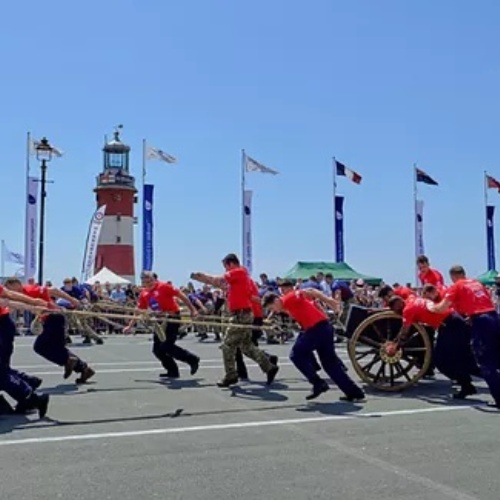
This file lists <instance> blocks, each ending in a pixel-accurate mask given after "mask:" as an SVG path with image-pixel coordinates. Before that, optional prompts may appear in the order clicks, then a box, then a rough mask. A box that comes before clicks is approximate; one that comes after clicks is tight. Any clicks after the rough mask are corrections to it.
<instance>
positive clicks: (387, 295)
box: [378, 283, 416, 306]
mask: <svg viewBox="0 0 500 500" xmlns="http://www.w3.org/2000/svg"><path fill="white" fill-rule="evenodd" d="M413 295H416V293H415V292H414V291H413V290H412V289H411V288H408V287H407V286H401V285H400V284H399V283H394V286H390V285H384V286H383V287H382V288H381V289H380V290H379V292H378V296H379V298H380V299H382V300H383V301H384V303H385V305H386V306H387V305H388V304H389V300H390V299H391V297H393V296H397V297H400V298H402V299H403V300H406V299H408V298H410V297H411V296H413Z"/></svg>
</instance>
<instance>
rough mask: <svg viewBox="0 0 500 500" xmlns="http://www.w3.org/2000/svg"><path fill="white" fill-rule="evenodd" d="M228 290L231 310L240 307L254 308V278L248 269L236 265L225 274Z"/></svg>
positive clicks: (236, 309)
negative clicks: (252, 278) (252, 284)
mask: <svg viewBox="0 0 500 500" xmlns="http://www.w3.org/2000/svg"><path fill="white" fill-rule="evenodd" d="M224 279H225V280H226V283H227V284H228V285H229V286H228V290H227V305H228V308H229V310H230V311H231V312H234V311H238V310H240V309H252V299H251V297H252V295H253V293H252V290H251V288H252V286H251V283H252V280H251V278H250V276H249V274H248V271H247V270H246V269H245V268H244V267H242V266H240V267H235V268H233V269H231V270H230V271H228V272H227V273H226V274H225V275H224Z"/></svg>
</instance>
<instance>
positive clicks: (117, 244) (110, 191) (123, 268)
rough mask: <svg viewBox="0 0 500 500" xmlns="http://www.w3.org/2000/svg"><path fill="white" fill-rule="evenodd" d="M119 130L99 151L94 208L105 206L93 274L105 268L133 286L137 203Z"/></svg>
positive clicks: (128, 152)
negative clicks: (100, 160)
mask: <svg viewBox="0 0 500 500" xmlns="http://www.w3.org/2000/svg"><path fill="white" fill-rule="evenodd" d="M119 128H121V127H119ZM119 128H117V129H116V131H115V133H114V138H113V140H112V141H111V142H108V143H107V144H105V146H104V148H103V152H104V162H103V170H102V173H100V174H99V175H98V176H97V186H96V187H95V189H94V192H95V193H96V202H97V207H98V208H99V207H101V206H102V205H106V212H105V214H104V219H103V223H102V227H101V233H100V235H99V242H98V244H97V253H96V263H95V271H96V272H98V271H100V270H101V269H102V268H103V267H107V268H108V269H110V270H111V271H113V272H114V273H116V274H118V275H119V276H121V277H122V278H125V279H127V280H129V281H131V282H132V283H135V256H134V225H135V223H136V219H135V217H134V205H135V203H137V196H136V193H137V189H136V188H135V178H134V177H133V176H132V175H130V172H129V155H130V146H127V145H126V144H123V142H121V140H120V131H119Z"/></svg>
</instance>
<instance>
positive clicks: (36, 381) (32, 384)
mask: <svg viewBox="0 0 500 500" xmlns="http://www.w3.org/2000/svg"><path fill="white" fill-rule="evenodd" d="M42 382H43V380H42V379H41V378H38V377H32V379H31V381H30V382H29V383H28V385H29V386H30V387H31V388H32V389H33V390H34V391H36V390H37V389H38V388H39V387H40V386H41V385H42Z"/></svg>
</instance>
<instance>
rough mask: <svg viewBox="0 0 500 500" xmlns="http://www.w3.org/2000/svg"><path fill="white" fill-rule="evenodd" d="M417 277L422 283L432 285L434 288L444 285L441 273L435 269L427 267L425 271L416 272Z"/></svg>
mask: <svg viewBox="0 0 500 500" xmlns="http://www.w3.org/2000/svg"><path fill="white" fill-rule="evenodd" d="M418 279H419V280H420V282H421V283H422V285H434V286H435V287H436V288H439V287H441V286H444V278H443V275H442V274H441V273H440V272H439V271H438V270H437V269H431V268H429V269H427V271H426V272H421V273H419V274H418Z"/></svg>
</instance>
